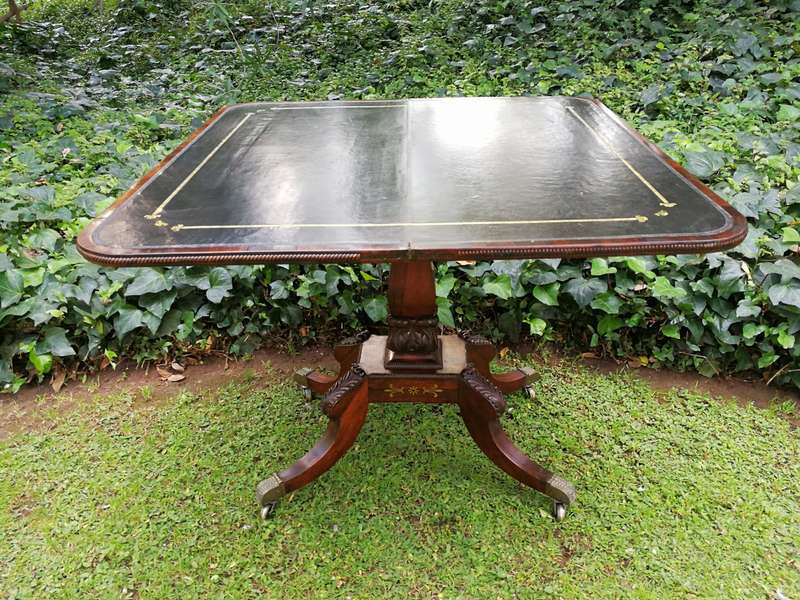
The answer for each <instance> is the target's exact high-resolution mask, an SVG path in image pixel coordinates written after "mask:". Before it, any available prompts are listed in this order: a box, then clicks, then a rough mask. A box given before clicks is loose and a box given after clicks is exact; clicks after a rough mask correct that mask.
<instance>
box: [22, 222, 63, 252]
mask: <svg viewBox="0 0 800 600" xmlns="http://www.w3.org/2000/svg"><path fill="white" fill-rule="evenodd" d="M60 239H61V236H60V235H58V232H56V231H53V230H52V229H49V228H44V229H39V230H38V231H35V232H34V233H32V234H31V235H29V236H28V247H30V248H39V249H42V250H47V251H48V252H53V251H54V250H55V249H56V243H58V241H59V240H60Z"/></svg>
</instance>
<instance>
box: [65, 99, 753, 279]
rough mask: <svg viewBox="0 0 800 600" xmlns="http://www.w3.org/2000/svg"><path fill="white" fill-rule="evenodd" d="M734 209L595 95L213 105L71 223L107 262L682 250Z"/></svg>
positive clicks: (728, 233)
mask: <svg viewBox="0 0 800 600" xmlns="http://www.w3.org/2000/svg"><path fill="white" fill-rule="evenodd" d="M746 232H747V226H746V222H745V220H744V218H743V217H742V216H741V215H740V214H739V213H738V212H736V211H735V210H734V209H732V208H731V207H730V206H729V205H728V204H726V203H725V202H724V201H723V200H722V199H720V198H719V197H718V196H716V195H715V194H714V193H713V192H711V191H710V190H709V189H708V188H706V187H705V186H704V185H703V184H702V183H700V182H699V181H697V180H696V179H695V178H694V177H692V176H691V175H690V174H689V173H687V172H686V171H685V170H684V169H682V168H681V167H680V166H679V165H677V164H676V163H675V162H674V161H672V160H671V159H669V158H668V157H667V156H666V155H664V153H663V152H661V151H660V150H659V149H658V148H656V147H655V146H654V145H652V144H651V143H649V142H648V141H646V140H645V139H644V138H642V137H641V136H639V134H637V133H636V132H635V131H634V130H632V129H631V128H630V127H629V126H628V125H626V124H625V123H624V122H623V121H621V120H620V119H619V118H618V117H617V116H616V115H615V114H614V113H612V112H611V111H610V110H609V109H608V108H606V107H605V106H604V105H603V104H602V103H600V102H599V101H597V100H592V99H588V98H566V97H542V98H528V97H523V98H443V99H420V100H393V101H368V102H308V103H256V104H241V105H236V106H230V107H227V108H225V109H223V110H221V111H219V112H218V113H217V114H216V115H214V117H212V118H211V119H210V120H209V121H208V122H207V123H206V124H205V125H204V126H203V127H201V128H200V129H198V130H197V131H196V132H194V133H193V134H192V135H191V136H190V137H189V138H188V139H187V140H186V142H184V143H183V144H182V145H181V146H180V147H178V148H177V149H176V150H175V151H174V152H173V153H172V154H170V155H169V156H168V157H167V158H166V159H164V161H162V162H161V163H160V164H159V165H157V166H156V167H155V168H154V169H153V170H152V171H151V172H150V173H148V174H147V175H145V176H144V177H143V178H142V179H141V180H140V181H139V182H138V183H137V184H136V185H135V186H134V187H133V188H131V190H129V191H128V192H127V193H126V194H125V195H123V196H122V197H121V198H120V199H119V200H118V201H117V202H116V203H115V204H114V206H112V207H111V208H109V210H107V211H106V212H105V213H104V214H103V215H101V216H100V217H99V218H98V219H96V220H95V221H94V222H92V223H91V224H90V225H89V226H88V227H87V228H86V229H85V230H84V231H83V232H82V233H81V235H80V238H79V240H78V248H79V250H80V251H81V252H82V253H83V254H84V255H85V256H86V257H87V258H88V259H90V260H93V261H95V262H100V263H104V264H111V265H158V264H201V263H216V264H235V263H266V262H285V263H289V262H355V261H360V262H380V261H384V260H409V259H415V258H419V259H430V260H459V259H460V260H465V259H476V258H502V257H506V258H509V257H510V258H535V257H567V256H584V257H588V256H608V255H631V254H657V253H689V252H691V253H694V252H705V251H711V250H718V249H723V248H728V247H732V246H735V245H736V244H738V243H739V242H740V241H741V240H742V239H743V238H744V237H745V235H746Z"/></svg>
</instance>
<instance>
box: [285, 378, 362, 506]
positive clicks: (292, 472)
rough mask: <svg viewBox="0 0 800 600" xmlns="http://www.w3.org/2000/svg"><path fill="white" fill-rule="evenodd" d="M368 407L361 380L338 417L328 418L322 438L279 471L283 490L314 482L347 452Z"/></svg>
mask: <svg viewBox="0 0 800 600" xmlns="http://www.w3.org/2000/svg"><path fill="white" fill-rule="evenodd" d="M367 407H368V400H367V384H366V382H364V384H362V385H361V387H359V388H358V390H357V391H355V392H354V393H353V394H352V395H351V396H350V397H349V398H348V399H347V406H346V407H345V408H344V410H343V412H342V413H341V414H340V415H339V416H338V417H336V418H331V420H330V422H329V423H328V429H327V431H326V432H325V435H324V436H322V439H320V440H319V441H318V442H317V444H316V445H315V446H314V447H313V448H312V449H311V450H309V451H308V452H307V453H306V454H305V456H303V457H302V458H301V459H300V460H298V461H297V462H296V463H294V464H293V465H292V466H290V467H289V468H287V469H284V470H283V471H281V472H280V473H278V478H279V479H280V481H281V482H282V483H283V486H284V489H285V491H286V492H292V491H294V490H297V489H300V488H301V487H303V486H304V485H307V484H308V483H310V482H312V481H314V480H315V479H316V478H317V477H319V476H320V475H322V474H323V473H324V472H325V471H327V470H328V469H330V468H331V467H332V466H333V465H334V464H335V463H336V461H338V460H339V459H340V458H341V457H342V456H344V455H345V454H346V453H347V451H348V450H349V449H350V447H351V446H352V445H353V442H355V440H356V437H358V432H359V431H361V426H362V425H363V424H364V420H365V419H366V418H367Z"/></svg>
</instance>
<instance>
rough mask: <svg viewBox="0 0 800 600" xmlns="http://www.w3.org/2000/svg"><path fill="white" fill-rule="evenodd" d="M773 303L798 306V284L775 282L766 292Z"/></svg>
mask: <svg viewBox="0 0 800 600" xmlns="http://www.w3.org/2000/svg"><path fill="white" fill-rule="evenodd" d="M767 294H768V295H769V299H770V301H771V302H772V303H773V304H776V305H777V304H788V305H789V306H795V307H797V308H800V284H798V283H795V282H790V283H776V284H775V285H773V286H771V287H770V288H769V291H768V292H767Z"/></svg>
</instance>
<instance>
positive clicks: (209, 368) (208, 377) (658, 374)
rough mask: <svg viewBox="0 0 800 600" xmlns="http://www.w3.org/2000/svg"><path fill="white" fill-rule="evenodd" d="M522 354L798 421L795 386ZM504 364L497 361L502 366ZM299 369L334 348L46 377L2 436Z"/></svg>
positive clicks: (8, 403)
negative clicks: (55, 384)
mask: <svg viewBox="0 0 800 600" xmlns="http://www.w3.org/2000/svg"><path fill="white" fill-rule="evenodd" d="M521 350H522V354H520V355H519V356H521V357H522V358H524V359H525V360H529V361H531V362H533V363H534V364H535V363H537V362H540V363H547V364H551V365H556V364H564V363H569V362H573V363H575V364H578V365H582V366H585V367H588V368H590V369H594V370H596V371H598V372H599V373H603V374H612V373H619V372H623V371H624V372H628V373H630V374H632V375H633V376H634V377H636V378H638V379H641V380H643V381H645V382H646V383H648V384H649V385H650V387H652V388H653V390H655V391H656V392H669V391H670V390H673V389H687V390H692V391H697V392H701V393H704V394H707V395H709V396H712V397H713V398H715V399H718V400H721V401H729V400H734V401H736V402H737V403H739V404H740V405H747V404H754V405H755V406H757V407H759V408H764V409H766V408H770V407H772V406H774V405H775V404H776V403H779V404H783V403H786V402H790V403H793V404H794V406H795V409H794V410H793V411H791V414H787V413H786V412H781V413H780V414H781V416H782V417H783V418H785V419H786V420H787V421H789V423H790V425H791V426H792V427H798V426H800V392H798V391H795V390H791V389H787V388H779V387H774V386H768V385H766V384H765V383H764V382H759V381H748V380H744V379H739V378H735V377H723V376H719V377H711V378H707V377H703V376H701V375H698V374H697V373H688V372H687V373H682V372H678V371H672V370H669V369H656V368H645V367H643V368H631V367H630V365H629V364H628V363H626V362H616V361H614V360H610V359H602V358H583V357H569V356H564V355H558V354H548V355H546V356H541V355H538V354H530V353H525V352H524V349H521ZM504 363H507V361H506V360H503V359H500V362H499V364H501V365H502V364H504ZM301 367H316V368H321V369H327V370H330V371H335V370H337V363H336V361H335V360H334V358H333V354H332V349H331V348H330V347H327V346H315V347H310V348H306V349H304V350H303V351H301V352H297V353H288V352H285V351H281V350H278V349H274V348H264V349H261V350H259V351H257V352H256V353H255V354H253V355H252V356H251V357H248V358H247V359H240V360H231V359H229V358H226V357H222V356H212V357H208V358H205V359H203V360H202V362H200V363H199V364H194V365H191V366H187V367H186V370H185V371H184V373H183V374H184V375H185V379H183V380H181V381H178V382H170V381H166V380H164V379H163V377H162V375H161V374H160V373H159V372H158V370H157V369H156V368H155V367H154V366H149V367H137V366H136V365H135V364H134V363H122V364H120V365H118V367H117V369H115V370H112V369H107V370H104V371H100V372H98V373H95V374H93V375H91V376H87V377H86V378H85V380H83V381H79V380H75V381H70V382H67V383H66V384H64V386H63V387H62V388H61V389H60V390H59V391H58V392H55V391H53V389H52V387H51V386H50V385H49V384H47V383H43V384H40V385H34V386H28V387H25V388H23V389H22V390H20V391H19V392H18V393H17V394H15V395H0V440H4V439H6V438H9V437H11V436H13V435H15V434H18V433H23V432H35V431H43V430H46V429H49V428H51V427H54V426H55V425H57V423H56V421H55V420H54V416H56V415H59V414H67V413H70V412H72V411H74V410H76V409H78V408H79V407H80V405H81V403H82V402H87V401H89V400H90V399H91V398H96V397H99V396H103V395H107V394H111V393H120V392H129V393H133V395H134V407H139V408H145V407H154V406H158V404H160V403H161V402H164V401H166V400H168V399H170V398H172V397H174V396H175V395H176V394H179V393H181V392H183V391H188V392H190V393H198V394H199V393H202V392H204V391H208V390H215V389H217V388H219V387H221V386H222V385H224V384H226V383H228V382H229V381H231V380H235V379H237V378H240V377H245V376H246V377H248V378H250V379H251V380H252V382H253V383H254V384H255V383H258V381H260V380H262V379H267V378H271V377H274V376H275V375H276V374H277V375H278V376H284V377H287V378H289V377H291V375H292V373H293V372H294V371H295V370H296V369H299V368H301Z"/></svg>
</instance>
